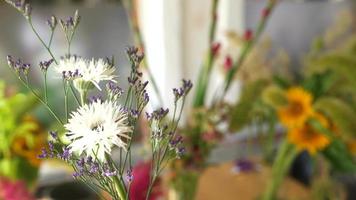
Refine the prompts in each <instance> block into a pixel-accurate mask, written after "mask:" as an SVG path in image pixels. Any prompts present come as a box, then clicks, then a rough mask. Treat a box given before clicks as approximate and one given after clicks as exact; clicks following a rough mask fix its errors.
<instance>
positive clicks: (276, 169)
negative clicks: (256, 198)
mask: <svg viewBox="0 0 356 200" xmlns="http://www.w3.org/2000/svg"><path fill="white" fill-rule="evenodd" d="M297 153H298V151H297V150H296V148H295V146H294V145H293V144H290V143H289V142H288V141H284V142H283V144H282V146H281V149H280V150H279V151H278V154H277V158H276V160H275V162H274V164H273V167H272V177H271V178H270V179H269V183H268V185H267V188H266V190H265V192H264V193H263V196H262V200H275V199H276V198H277V193H278V189H279V187H280V185H281V183H282V181H283V179H284V177H285V176H286V175H287V173H288V170H289V168H290V166H291V164H292V162H293V160H294V159H295V157H296V156H297Z"/></svg>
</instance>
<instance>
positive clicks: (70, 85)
mask: <svg viewBox="0 0 356 200" xmlns="http://www.w3.org/2000/svg"><path fill="white" fill-rule="evenodd" d="M69 87H70V91H71V92H72V95H73V97H74V99H75V101H76V102H77V104H78V105H80V101H79V99H78V97H77V95H76V94H75V91H74V87H73V85H72V84H69Z"/></svg>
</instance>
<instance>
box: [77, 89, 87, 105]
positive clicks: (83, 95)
mask: <svg viewBox="0 0 356 200" xmlns="http://www.w3.org/2000/svg"><path fill="white" fill-rule="evenodd" d="M79 93H80V103H81V105H82V106H83V105H84V104H85V101H86V98H87V91H85V90H81V91H80V92H79Z"/></svg>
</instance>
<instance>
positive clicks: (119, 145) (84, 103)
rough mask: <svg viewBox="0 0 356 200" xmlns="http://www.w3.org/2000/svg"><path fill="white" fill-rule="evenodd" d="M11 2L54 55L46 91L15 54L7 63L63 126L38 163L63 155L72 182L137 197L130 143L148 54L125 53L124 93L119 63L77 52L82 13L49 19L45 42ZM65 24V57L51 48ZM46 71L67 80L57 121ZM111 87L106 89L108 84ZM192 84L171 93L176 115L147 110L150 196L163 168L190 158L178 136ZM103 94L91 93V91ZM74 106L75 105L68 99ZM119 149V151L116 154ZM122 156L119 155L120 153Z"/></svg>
mask: <svg viewBox="0 0 356 200" xmlns="http://www.w3.org/2000/svg"><path fill="white" fill-rule="evenodd" d="M6 2H7V3H8V4H9V5H11V6H12V7H14V8H16V9H17V10H18V11H19V12H20V13H21V14H22V15H23V16H24V17H25V19H26V21H27V22H28V24H29V25H30V27H31V29H32V31H33V33H34V34H35V35H36V36H37V38H38V39H39V42H41V44H42V45H43V47H44V48H45V49H46V50H47V51H48V55H49V59H48V60H46V61H40V62H39V64H38V67H39V68H40V69H41V71H42V73H43V83H44V84H43V90H42V91H43V93H42V94H41V93H39V92H38V91H36V90H34V89H33V87H32V86H31V80H30V76H29V71H30V70H31V69H32V66H31V65H30V64H28V63H27V62H23V61H22V60H20V59H15V58H13V57H12V56H8V57H7V61H8V65H9V67H10V68H11V69H12V70H13V72H14V74H15V75H16V77H17V78H18V80H19V81H20V82H21V83H22V84H23V85H24V86H25V87H26V88H28V89H29V90H30V91H31V92H32V93H33V95H34V96H35V97H36V98H37V100H38V101H40V102H41V103H42V104H43V105H44V106H45V107H46V108H47V110H48V111H49V113H50V114H51V116H52V117H53V118H54V119H55V120H56V121H57V122H58V124H59V125H60V129H58V130H57V131H50V137H51V139H50V140H49V142H48V148H42V153H41V154H40V155H39V158H58V159H61V160H63V161H65V162H67V163H68V164H69V165H71V166H72V167H73V170H74V173H73V177H74V178H75V179H77V180H78V181H81V182H83V183H85V184H86V185H88V186H89V187H90V188H92V189H93V190H95V191H97V192H98V194H99V195H100V196H101V197H102V198H104V197H103V193H102V192H101V191H104V192H106V193H107V195H109V196H110V197H111V198H112V199H117V200H118V199H131V196H130V195H129V194H130V186H131V183H132V181H133V179H134V177H133V173H132V149H131V148H132V141H133V138H134V136H135V135H136V134H137V132H138V131H137V123H138V120H139V119H140V118H141V116H142V114H143V113H144V110H145V107H146V105H147V104H148V103H149V95H148V93H147V92H146V86H147V85H148V81H144V80H143V79H142V72H140V68H139V66H140V63H141V62H142V60H143V58H144V55H143V53H142V52H141V51H139V50H138V49H137V48H135V47H128V48H127V49H126V53H127V58H128V60H129V63H130V67H131V71H130V74H129V77H128V79H127V80H128V83H129V88H128V89H127V91H125V92H124V91H123V89H122V88H120V87H119V79H118V78H117V75H116V74H115V71H116V69H115V63H114V59H113V58H112V59H109V58H106V59H101V58H100V59H95V58H91V59H85V58H82V57H80V56H76V55H74V54H72V52H71V43H72V41H73V38H74V36H75V33H76V30H77V28H78V26H79V24H80V21H81V18H80V16H79V14H78V11H76V12H75V14H74V16H73V17H69V18H68V19H66V20H62V19H58V18H57V17H56V16H52V17H51V18H50V19H49V20H48V21H47V24H48V28H49V32H50V40H49V41H48V42H45V41H44V39H43V38H42V37H41V36H40V35H39V34H38V32H37V30H36V28H35V27H34V24H33V21H32V15H31V14H32V8H31V5H30V4H27V3H25V1H16V2H14V1H11V0H6ZM58 27H60V29H61V30H62V32H63V35H64V37H65V39H66V41H67V47H68V48H67V54H66V55H64V56H62V57H60V58H57V57H56V56H55V51H54V50H53V49H52V48H51V44H52V38H53V34H54V33H55V32H56V30H57V29H58ZM48 70H53V71H54V72H55V73H56V74H57V78H59V79H60V80H61V81H62V83H63V109H64V111H65V115H64V116H59V115H58V114H57V113H56V112H55V111H54V110H53V108H52V105H50V104H49V102H48V96H47V94H48V93H47V90H48V88H47V81H49V80H51V81H52V80H53V79H50V78H49V77H48V76H47V74H48ZM103 83H106V86H103ZM191 88H192V83H191V82H190V81H187V80H183V85H182V87H180V88H176V89H173V94H172V98H174V108H173V114H172V115H171V116H170V115H168V113H169V110H168V109H163V108H159V109H156V110H154V111H152V112H145V114H144V116H145V118H146V119H147V121H148V125H149V130H150V137H149V141H150V147H151V156H152V162H151V167H150V178H149V185H148V189H147V191H146V199H149V196H150V194H151V192H152V187H153V185H154V183H155V181H156V179H157V177H158V176H159V174H160V173H161V172H162V170H163V169H164V168H165V166H166V165H167V164H168V163H169V162H171V161H172V160H175V159H177V158H180V157H181V156H182V154H183V153H184V147H183V146H182V141H181V137H179V136H178V135H177V133H176V130H177V127H178V122H179V120H180V117H181V115H182V112H183V106H184V102H185V98H186V96H187V95H188V93H189V91H190V90H191ZM94 91H96V92H99V94H100V95H99V96H98V95H95V96H92V94H93V92H94ZM70 100H73V101H75V102H76V107H75V108H70V106H69V101H70ZM115 150H116V151H115ZM115 153H116V154H115Z"/></svg>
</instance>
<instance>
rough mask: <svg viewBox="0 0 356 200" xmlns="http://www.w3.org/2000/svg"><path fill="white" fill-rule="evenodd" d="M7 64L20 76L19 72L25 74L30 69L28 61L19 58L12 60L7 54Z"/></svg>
mask: <svg viewBox="0 0 356 200" xmlns="http://www.w3.org/2000/svg"><path fill="white" fill-rule="evenodd" d="M6 58H7V64H8V65H9V67H10V68H12V69H13V70H14V71H15V72H16V74H17V75H19V76H21V74H23V75H25V76H27V75H28V73H29V70H30V67H31V65H30V64H28V63H23V62H22V61H21V59H17V60H16V61H15V60H13V58H12V56H10V55H8V56H7V57H6Z"/></svg>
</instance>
